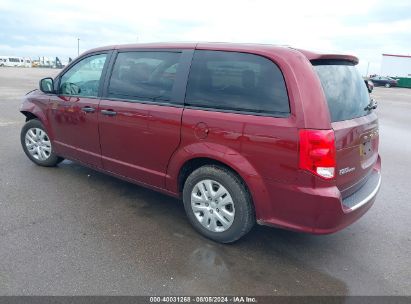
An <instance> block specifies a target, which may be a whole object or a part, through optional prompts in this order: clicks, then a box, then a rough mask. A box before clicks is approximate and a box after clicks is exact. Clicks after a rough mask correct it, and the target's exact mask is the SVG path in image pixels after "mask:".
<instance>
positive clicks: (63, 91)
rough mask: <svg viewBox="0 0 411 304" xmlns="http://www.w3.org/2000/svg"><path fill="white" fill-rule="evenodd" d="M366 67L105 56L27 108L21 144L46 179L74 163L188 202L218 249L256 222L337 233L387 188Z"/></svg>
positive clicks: (191, 47)
mask: <svg viewBox="0 0 411 304" xmlns="http://www.w3.org/2000/svg"><path fill="white" fill-rule="evenodd" d="M357 63H358V59H357V58H356V57H354V56H348V55H323V54H317V53H314V52H309V51H305V50H296V49H292V48H288V47H276V46H269V45H251V44H220V43H199V44H195V43H192V44H190V43H188V44H179V43H176V44H144V45H124V46H116V47H102V48H98V49H94V50H90V51H88V52H86V53H85V54H83V55H82V56H80V57H79V58H77V59H76V60H75V61H73V62H72V63H70V64H69V65H68V66H67V67H66V68H65V69H64V70H63V71H62V72H61V73H60V74H59V75H58V76H57V77H56V78H54V79H52V78H44V79H42V80H41V81H40V90H35V91H33V92H31V93H28V95H26V96H25V98H24V102H23V104H22V106H21V113H23V114H24V115H25V117H26V124H25V125H24V127H23V128H22V131H21V144H22V147H23V150H24V152H25V153H26V155H27V156H28V158H29V159H30V160H31V161H33V162H34V163H36V164H38V165H40V166H56V165H57V164H58V163H60V162H61V161H62V160H63V159H64V158H67V159H70V160H74V161H77V162H79V163H81V164H84V165H85V166H89V167H90V168H93V169H97V170H100V171H103V172H106V173H108V174H111V175H114V176H117V177H119V178H122V179H125V180H127V181H131V182H133V183H135V184H138V185H142V186H144V187H149V188H151V189H155V190H158V191H161V192H163V193H166V194H169V195H171V196H174V197H178V198H181V199H182V201H183V203H184V207H185V211H186V213H187V217H188V220H189V221H190V223H191V224H192V225H193V226H194V228H195V229H196V230H197V231H199V232H200V233H201V234H203V235H204V236H206V237H208V238H210V239H213V240H215V241H218V242H222V243H229V242H234V241H235V240H237V239H239V238H240V237H242V236H243V235H245V234H246V233H247V232H248V231H249V230H250V229H251V228H252V227H253V225H254V224H255V222H257V223H258V224H262V225H270V226H276V227H281V228H286V229H291V230H295V231H303V232H308V233H314V234H326V233H332V232H335V231H338V230H340V229H342V228H344V227H346V226H348V225H350V224H351V223H353V222H354V221H355V220H357V219H358V218H359V217H361V216H362V215H363V214H364V213H365V212H366V211H367V210H368V209H369V208H370V207H371V205H372V204H373V202H374V200H375V198H376V194H377V192H378V190H379V188H380V182H381V177H380V157H379V154H378V142H379V134H378V119H377V115H376V113H375V112H374V111H373V109H374V108H375V107H376V104H374V103H373V102H370V98H369V94H368V92H367V90H366V87H365V86H364V85H363V79H362V78H361V76H360V75H359V73H358V72H357V70H356V67H355V65H356V64H357ZM341 79H344V80H346V81H343V82H341V81H340V80H341ZM170 208H172V206H170Z"/></svg>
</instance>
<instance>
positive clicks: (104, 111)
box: [101, 110, 117, 116]
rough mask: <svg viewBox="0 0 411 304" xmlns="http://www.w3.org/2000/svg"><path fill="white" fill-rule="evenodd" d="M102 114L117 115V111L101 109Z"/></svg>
mask: <svg viewBox="0 0 411 304" xmlns="http://www.w3.org/2000/svg"><path fill="white" fill-rule="evenodd" d="M101 114H103V115H107V116H114V115H117V112H115V111H113V110H101Z"/></svg>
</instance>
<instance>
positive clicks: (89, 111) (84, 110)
mask: <svg viewBox="0 0 411 304" xmlns="http://www.w3.org/2000/svg"><path fill="white" fill-rule="evenodd" d="M81 110H82V111H83V112H86V113H93V112H95V111H96V109H94V108H92V107H89V106H85V107H82V108H81Z"/></svg>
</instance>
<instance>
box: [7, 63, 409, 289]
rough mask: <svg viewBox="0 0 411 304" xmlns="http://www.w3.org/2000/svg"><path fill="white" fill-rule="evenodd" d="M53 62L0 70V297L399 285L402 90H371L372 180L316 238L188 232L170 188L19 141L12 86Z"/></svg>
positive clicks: (22, 87) (405, 275) (259, 231)
mask: <svg viewBox="0 0 411 304" xmlns="http://www.w3.org/2000/svg"><path fill="white" fill-rule="evenodd" d="M57 73H58V70H48V69H21V68H0V105H1V111H0V138H1V140H0V168H1V171H0V295H120V294H121V295H153V294H159V295H186V294H189V295H199V294H201V295H239V294H241V295H411V233H410V232H411V228H410V226H411V225H410V223H411V220H410V216H411V195H410V192H409V190H410V185H411V184H410V180H411V178H410V169H409V168H411V123H410V122H411V120H410V117H411V89H400V88H390V89H386V88H376V89H375V91H374V93H373V94H372V95H373V96H374V97H375V98H376V99H377V100H378V102H379V107H378V109H377V111H378V113H379V117H380V135H381V138H380V152H381V157H382V164H383V169H382V170H383V184H382V188H381V191H380V193H379V196H378V198H377V201H376V203H375V205H374V206H373V207H372V208H371V210H370V211H369V212H368V213H367V214H366V215H365V216H364V217H363V218H361V219H360V220H359V221H358V222H356V223H355V224H353V225H352V226H350V227H348V228H347V229H345V230H343V231H341V232H339V233H336V234H333V235H327V236H312V235H307V234H301V233H295V232H289V231H283V230H279V229H274V228H268V227H256V228H255V229H254V230H253V231H252V232H251V233H250V234H249V235H248V236H247V237H245V238H244V239H242V240H241V241H240V242H237V243H235V244H233V245H219V244H216V243H213V242H211V241H208V240H206V239H204V238H202V237H201V236H200V235H198V234H197V233H196V232H194V231H193V229H192V228H191V227H190V225H189V223H188V222H187V220H186V217H185V214H184V209H183V206H182V204H181V203H180V202H179V201H178V200H175V199H173V198H169V197H167V196H164V195H162V194H158V193H156V192H153V191H150V190H147V189H144V188H141V187H138V186H135V185H132V184H130V183H127V182H124V181H121V180H117V179H115V178H113V177H109V176H106V175H103V174H101V173H98V172H95V171H93V170H91V169H88V168H85V167H82V166H80V165H78V164H75V163H72V162H69V161H64V162H63V163H62V164H61V165H60V166H59V167H57V168H41V167H38V166H35V165H34V164H32V163H31V162H30V161H29V160H28V159H27V158H26V156H25V155H24V153H23V151H22V150H21V147H20V142H19V132H20V128H21V127H22V125H23V123H24V117H23V116H22V115H21V114H20V113H19V112H18V109H19V105H20V103H21V98H22V96H23V95H24V94H25V93H26V92H28V91H29V90H31V89H34V88H36V87H37V86H38V80H39V79H40V78H42V77H46V76H54V75H56V74H57Z"/></svg>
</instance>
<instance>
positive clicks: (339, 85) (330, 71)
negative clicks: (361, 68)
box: [313, 60, 370, 122]
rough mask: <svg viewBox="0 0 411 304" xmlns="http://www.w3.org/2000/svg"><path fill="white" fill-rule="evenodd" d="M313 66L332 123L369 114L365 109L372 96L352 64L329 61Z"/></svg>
mask: <svg viewBox="0 0 411 304" xmlns="http://www.w3.org/2000/svg"><path fill="white" fill-rule="evenodd" d="M313 65H314V69H315V71H316V72H317V75H318V76H319V78H320V81H321V84H322V87H323V90H324V94H325V97H326V99H327V103H328V108H329V111H330V115H331V121H332V122H335V121H342V120H349V119H353V118H356V117H361V116H364V115H367V114H368V110H364V109H365V108H366V107H367V105H368V104H369V103H370V96H369V94H368V91H367V87H366V85H365V84H364V80H363V79H362V77H361V76H360V74H359V73H358V71H357V69H356V67H355V66H354V65H353V64H352V63H350V62H345V61H335V60H329V61H320V62H313Z"/></svg>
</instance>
